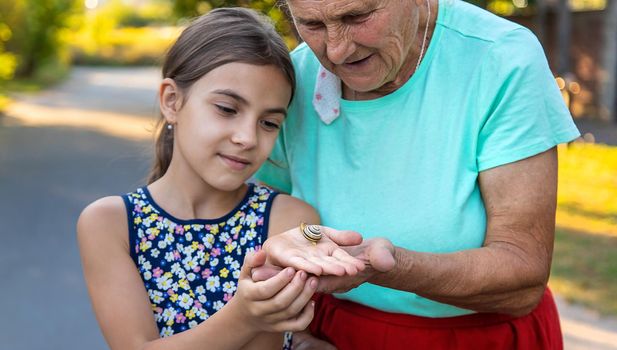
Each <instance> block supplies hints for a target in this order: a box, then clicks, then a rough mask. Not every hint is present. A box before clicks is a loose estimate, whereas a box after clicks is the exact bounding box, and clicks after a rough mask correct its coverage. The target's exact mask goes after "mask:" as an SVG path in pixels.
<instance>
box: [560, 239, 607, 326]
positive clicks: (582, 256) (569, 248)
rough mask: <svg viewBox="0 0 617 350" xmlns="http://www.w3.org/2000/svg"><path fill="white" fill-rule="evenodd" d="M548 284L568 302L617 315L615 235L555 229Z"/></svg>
mask: <svg viewBox="0 0 617 350" xmlns="http://www.w3.org/2000/svg"><path fill="white" fill-rule="evenodd" d="M553 256H554V258H553V266H552V271H551V279H550V282H549V284H550V286H551V289H553V290H554V291H555V292H556V293H558V294H559V295H561V296H563V297H564V298H565V299H566V300H568V301H570V302H575V303H577V304H582V305H585V306H588V307H591V308H593V309H595V310H597V311H599V312H600V313H602V314H605V315H613V316H615V315H617V237H611V236H601V235H590V234H589V233H586V232H576V231H568V230H563V229H558V230H557V233H556V237H555V251H554V254H553Z"/></svg>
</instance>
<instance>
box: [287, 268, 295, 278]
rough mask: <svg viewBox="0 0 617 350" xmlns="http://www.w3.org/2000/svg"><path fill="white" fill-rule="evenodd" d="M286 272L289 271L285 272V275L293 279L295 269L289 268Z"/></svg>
mask: <svg viewBox="0 0 617 350" xmlns="http://www.w3.org/2000/svg"><path fill="white" fill-rule="evenodd" d="M285 270H287V271H285V274H287V276H288V277H292V276H293V275H294V274H295V272H294V269H292V268H291V267H288V268H286V269H285Z"/></svg>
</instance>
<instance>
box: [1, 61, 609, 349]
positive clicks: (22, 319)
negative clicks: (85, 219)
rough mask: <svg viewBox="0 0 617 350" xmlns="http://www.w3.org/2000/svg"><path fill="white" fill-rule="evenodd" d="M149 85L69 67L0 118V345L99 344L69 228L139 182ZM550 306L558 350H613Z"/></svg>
mask: <svg viewBox="0 0 617 350" xmlns="http://www.w3.org/2000/svg"><path fill="white" fill-rule="evenodd" d="M157 81H158V72H157V70H156V69H152V68H77V69H75V70H73V72H72V74H71V77H70V79H69V80H68V81H67V82H65V83H63V84H62V85H60V86H57V87H55V88H53V89H50V90H48V91H45V92H42V93H39V94H36V95H32V96H19V97H18V102H17V103H16V104H14V105H13V106H12V107H11V108H9V111H8V116H4V117H2V116H0V266H1V268H0V312H2V315H3V317H0V349H11V350H21V349H24V350H25V349H27V350H39V349H50V350H56V349H57V350H73V349H75V350H77V349H93V350H96V349H106V348H107V347H106V345H105V342H104V340H103V338H102V336H101V333H100V331H99V329H98V326H97V324H96V320H95V318H94V315H93V313H92V310H91V307H90V303H89V300H88V296H87V292H86V289H85V285H84V281H83V277H82V273H81V266H80V261H79V254H78V251H77V244H76V240H75V222H76V220H77V217H78V215H79V213H80V211H81V209H82V208H83V207H84V206H86V205H87V204H88V203H90V202H92V201H93V200H95V199H97V198H99V197H102V196H106V195H114V194H122V193H124V192H126V191H130V190H133V189H135V188H136V187H138V186H140V185H141V184H143V180H144V178H145V176H146V173H147V170H148V167H149V163H150V159H151V154H152V152H151V142H152V139H151V133H150V131H151V130H152V125H153V122H154V121H155V120H156V117H155V115H156V113H155V111H156V99H155V92H156V82H157ZM558 305H559V309H560V314H561V320H562V328H563V331H564V339H565V344H566V349H568V350H578V349H601V350H617V320H616V319H614V318H603V317H600V316H598V315H597V313H594V312H592V311H590V310H586V309H584V308H580V307H576V306H572V305H568V304H567V303H565V302H563V301H559V303H558ZM118 317H122V315H118Z"/></svg>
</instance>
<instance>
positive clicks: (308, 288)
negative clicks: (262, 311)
mask: <svg viewBox="0 0 617 350" xmlns="http://www.w3.org/2000/svg"><path fill="white" fill-rule="evenodd" d="M318 285H319V281H318V280H317V278H316V277H311V278H309V279H307V280H306V281H305V283H304V284H303V285H302V290H301V291H300V294H298V295H297V296H296V297H295V298H293V299H292V300H291V303H290V304H289V305H288V306H287V307H286V308H284V309H282V310H281V311H279V312H277V313H274V314H272V315H270V316H268V318H269V319H271V320H275V321H282V320H286V319H289V318H290V317H294V316H298V314H299V313H300V312H301V311H302V310H303V309H304V307H305V306H306V304H307V303H308V302H310V301H311V297H312V296H313V294H315V291H316V290H317V286H318Z"/></svg>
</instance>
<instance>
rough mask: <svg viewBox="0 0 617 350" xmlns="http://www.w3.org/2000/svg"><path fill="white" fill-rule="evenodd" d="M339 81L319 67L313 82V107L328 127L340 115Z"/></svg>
mask: <svg viewBox="0 0 617 350" xmlns="http://www.w3.org/2000/svg"><path fill="white" fill-rule="evenodd" d="M340 99H341V79H340V78H339V77H337V76H336V75H335V74H334V73H332V72H330V71H329V70H327V69H325V68H324V67H323V66H321V65H319V70H318V71H317V79H316V80H315V94H314V95H313V107H314V108H315V111H316V112H317V114H319V119H321V121H323V122H324V123H326V124H327V125H330V123H332V122H333V121H334V120H335V119H336V118H338V116H339V115H340V114H341V102H340Z"/></svg>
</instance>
